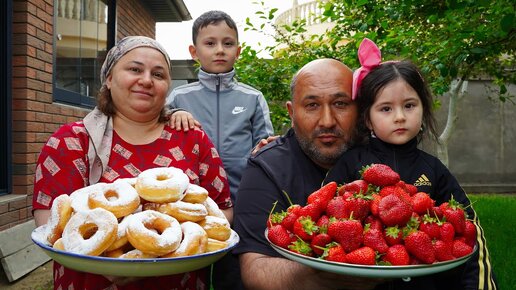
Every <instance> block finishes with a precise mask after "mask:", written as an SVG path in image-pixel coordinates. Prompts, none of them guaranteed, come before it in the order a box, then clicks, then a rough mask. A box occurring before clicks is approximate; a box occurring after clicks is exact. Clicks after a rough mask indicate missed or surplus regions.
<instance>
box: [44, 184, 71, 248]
mask: <svg viewBox="0 0 516 290" xmlns="http://www.w3.org/2000/svg"><path fill="white" fill-rule="evenodd" d="M71 204H72V200H71V198H70V196H68V195H66V194H62V195H60V196H58V197H56V198H55V199H54V202H53V203H52V207H51V208H50V217H49V218H48V222H47V225H46V227H47V230H48V236H47V241H48V242H49V243H50V244H51V245H54V243H55V242H56V241H57V240H58V239H59V238H61V235H62V234H63V230H64V228H65V226H66V223H68V220H69V219H70V217H71V216H72V206H71Z"/></svg>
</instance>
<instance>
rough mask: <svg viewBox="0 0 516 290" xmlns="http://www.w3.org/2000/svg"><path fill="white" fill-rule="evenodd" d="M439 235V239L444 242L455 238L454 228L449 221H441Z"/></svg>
mask: <svg viewBox="0 0 516 290" xmlns="http://www.w3.org/2000/svg"><path fill="white" fill-rule="evenodd" d="M440 235H441V240H443V241H445V242H452V241H453V239H454V238H455V228H454V227H453V225H452V224H451V223H449V222H441V230H440Z"/></svg>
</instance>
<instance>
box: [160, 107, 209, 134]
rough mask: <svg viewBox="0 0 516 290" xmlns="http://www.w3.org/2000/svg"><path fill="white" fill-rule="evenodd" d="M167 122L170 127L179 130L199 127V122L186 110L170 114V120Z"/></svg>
mask: <svg viewBox="0 0 516 290" xmlns="http://www.w3.org/2000/svg"><path fill="white" fill-rule="evenodd" d="M168 124H169V125H170V127H172V129H176V130H177V131H180V130H181V129H183V131H185V132H187V131H188V130H190V129H191V130H193V129H194V128H195V127H198V128H201V123H199V121H197V120H195V119H194V117H193V115H192V114H190V113H189V112H187V111H176V112H174V113H173V114H172V115H171V116H170V120H169V121H168Z"/></svg>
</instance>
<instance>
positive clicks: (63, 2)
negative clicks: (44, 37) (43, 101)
mask: <svg viewBox="0 0 516 290" xmlns="http://www.w3.org/2000/svg"><path fill="white" fill-rule="evenodd" d="M111 2H115V1H109V0H56V1H54V5H55V7H56V14H55V15H56V16H57V17H56V19H55V27H54V31H55V35H54V39H55V45H54V82H53V89H54V90H53V91H54V99H55V100H56V101H58V102H62V103H67V104H72V105H76V106H81V107H90V108H92V107H94V106H95V96H96V95H97V92H98V91H99V89H100V80H99V73H100V68H101V66H102V63H103V62H104V59H105V57H106V53H107V50H108V49H109V48H110V46H109V43H113V40H112V39H110V38H111V37H113V36H114V33H113V32H112V31H109V30H110V29H114V28H113V27H114V26H113V25H110V24H111V23H114V19H112V18H111V15H113V13H108V12H110V11H109V10H110V9H113V8H112V7H114V5H110V4H111ZM108 15H109V16H108ZM113 38H114V37H113Z"/></svg>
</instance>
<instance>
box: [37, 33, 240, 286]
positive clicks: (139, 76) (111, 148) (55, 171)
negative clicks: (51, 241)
mask: <svg viewBox="0 0 516 290" xmlns="http://www.w3.org/2000/svg"><path fill="white" fill-rule="evenodd" d="M100 77H101V82H102V87H101V89H100V93H99V96H98V104H97V107H96V108H95V109H94V110H93V111H92V112H91V113H89V114H88V115H87V116H86V117H85V118H84V120H82V121H79V122H74V123H71V124H67V125H64V126H62V127H61V128H59V129H58V130H57V131H56V132H55V133H54V134H53V135H52V136H51V137H50V138H49V140H48V142H47V143H46V144H45V146H43V149H42V151H41V154H40V156H39V159H38V163H37V167H36V174H35V180H34V195H33V209H34V218H35V221H36V225H37V226H40V225H42V224H45V223H46V222H47V220H48V217H49V209H50V207H51V205H52V201H53V200H54V199H55V198H56V197H57V196H59V195H61V194H70V193H72V192H73V191H74V190H76V189H79V188H82V187H84V186H88V185H90V184H94V183H97V182H113V181H115V180H116V179H118V178H131V177H135V176H137V175H138V174H139V173H140V172H142V171H144V170H146V169H149V168H154V167H170V166H174V167H177V168H180V169H182V170H183V171H184V172H185V173H186V174H187V175H188V177H189V178H190V182H191V183H196V184H199V185H201V186H202V187H204V188H206V189H207V190H208V192H209V196H210V197H211V198H212V199H213V200H214V201H215V202H216V203H217V204H218V205H219V207H220V208H221V209H222V210H223V211H224V213H225V214H226V216H227V218H228V220H229V221H231V220H232V213H233V211H232V204H231V200H230V197H229V186H228V183H227V179H226V175H225V172H224V169H223V167H222V161H221V160H220V158H219V156H218V154H217V152H216V150H215V149H214V147H213V144H212V143H211V141H210V140H209V139H208V137H207V135H206V134H205V133H204V132H203V131H201V130H199V129H194V130H188V131H177V130H175V129H173V128H172V127H170V126H169V125H167V124H166V118H165V114H166V112H165V107H164V105H165V98H166V96H167V93H168V91H169V88H170V83H171V80H170V61H169V57H168V55H167V53H166V52H165V50H164V49H163V47H162V46H161V45H160V44H159V43H157V42H156V41H155V40H153V39H150V38H147V37H141V36H131V37H126V38H124V39H122V40H121V41H120V42H118V44H117V45H116V46H115V47H113V48H112V49H111V50H110V51H109V52H108V54H107V57H106V60H105V62H104V64H103V65H102V69H101V74H100ZM207 277H208V271H207V270H206V269H202V270H199V271H195V272H190V273H185V274H179V275H172V276H163V277H152V278H144V279H130V278H129V279H124V278H119V277H118V278H116V279H114V278H113V277H104V276H101V275H96V274H90V273H83V272H77V271H74V270H71V269H67V268H64V267H63V266H61V265H59V264H58V263H54V289H105V288H108V287H112V286H113V284H114V283H115V284H118V285H116V287H117V288H116V289H159V288H167V289H170V288H174V289H176V288H177V289H186V288H189V289H205V288H208V287H209V285H207V284H208V282H207V281H208V278H207ZM113 281H114V282H113ZM119 282H121V283H122V284H123V285H120V283H119Z"/></svg>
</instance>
